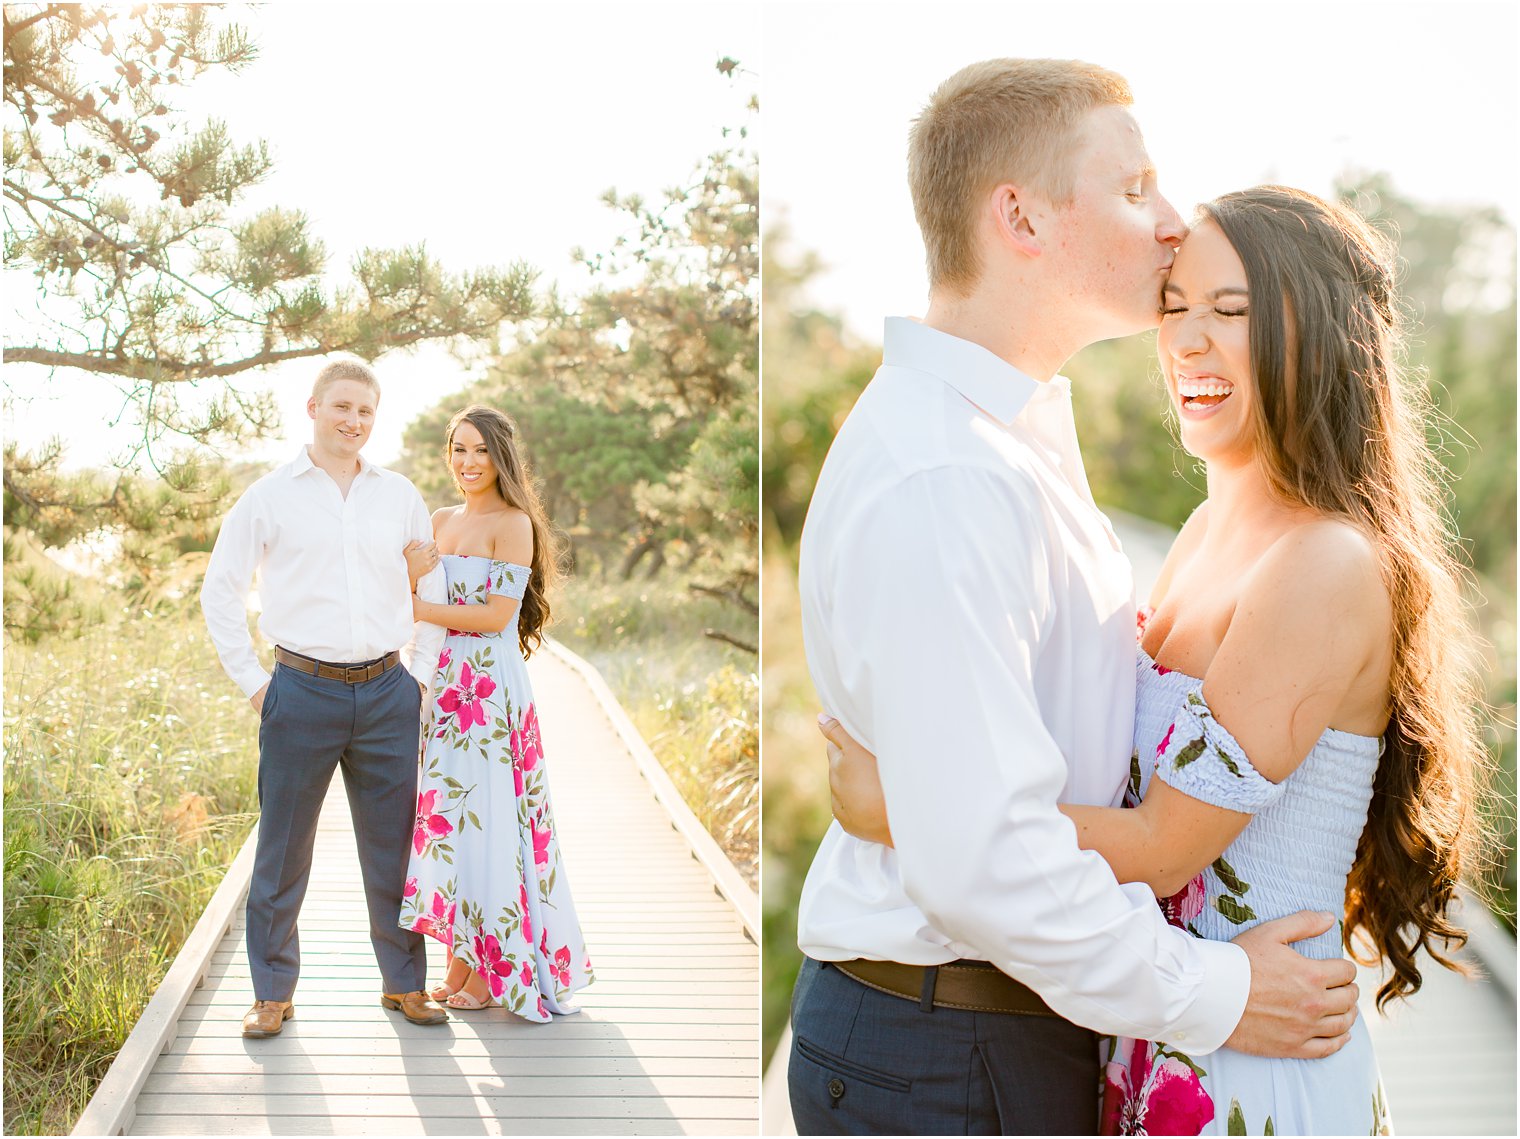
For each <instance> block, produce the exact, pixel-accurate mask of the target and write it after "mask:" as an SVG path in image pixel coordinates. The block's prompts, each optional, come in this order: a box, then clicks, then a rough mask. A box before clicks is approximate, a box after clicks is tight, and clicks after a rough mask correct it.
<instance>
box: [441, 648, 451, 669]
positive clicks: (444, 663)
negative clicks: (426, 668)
mask: <svg viewBox="0 0 1520 1139" xmlns="http://www.w3.org/2000/svg"><path fill="white" fill-rule="evenodd" d="M453 659H454V650H453V649H449V648H446V649H444V650H443V652H441V653H439V654H438V667H439V668H441V669H447V668H448V667H449V661H451V660H453Z"/></svg>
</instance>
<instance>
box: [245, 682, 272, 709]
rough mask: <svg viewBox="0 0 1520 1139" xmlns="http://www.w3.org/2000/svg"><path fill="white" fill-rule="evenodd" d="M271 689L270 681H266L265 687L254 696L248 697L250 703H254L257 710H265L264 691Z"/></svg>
mask: <svg viewBox="0 0 1520 1139" xmlns="http://www.w3.org/2000/svg"><path fill="white" fill-rule="evenodd" d="M268 691H269V681H267V680H266V681H264V687H263V688H260V689H259V690H258V691H257V692H255V693H254V694H253V695H252V696H250V697H248V703H250V704H252V705H253V710H254V711H255V712H263V711H264V693H266V692H268Z"/></svg>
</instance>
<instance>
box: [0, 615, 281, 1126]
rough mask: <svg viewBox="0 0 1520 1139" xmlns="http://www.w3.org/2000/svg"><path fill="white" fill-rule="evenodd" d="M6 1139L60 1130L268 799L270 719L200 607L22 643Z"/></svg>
mask: <svg viewBox="0 0 1520 1139" xmlns="http://www.w3.org/2000/svg"><path fill="white" fill-rule="evenodd" d="M4 703H5V726H4V743H5V768H4V795H5V804H4V825H5V843H4V849H5V896H4V920H5V950H4V956H5V978H4V992H5V1044H4V1050H5V1079H4V1085H5V1130H6V1132H7V1133H10V1134H15V1133H26V1134H60V1133H65V1134H66V1133H67V1132H68V1131H69V1130H70V1128H72V1126H73V1123H74V1120H75V1118H76V1117H77V1116H78V1115H79V1113H80V1111H82V1110H83V1108H84V1105H85V1104H86V1103H87V1102H88V1100H89V1098H90V1096H91V1094H93V1092H94V1089H95V1085H96V1084H97V1083H98V1082H99V1080H100V1078H101V1076H103V1075H104V1074H105V1071H106V1069H107V1068H108V1067H109V1066H110V1062H111V1060H112V1058H113V1057H114V1055H115V1053H116V1052H117V1050H118V1049H119V1048H120V1047H121V1044H122V1042H123V1041H124V1040H125V1039H126V1037H127V1035H128V1033H129V1032H130V1031H131V1029H132V1027H133V1025H134V1024H135V1023H136V1021H137V1018H138V1016H139V1015H140V1014H141V1012H142V1009H143V1007H144V1005H146V1003H147V1001H148V998H149V997H150V996H151V995H152V994H153V991H154V989H155V988H156V987H157V985H158V983H159V982H160V980H162V978H163V975H164V973H165V972H167V970H168V967H169V964H170V962H171V961H172V960H173V958H174V955H175V953H176V952H177V951H178V949H179V947H180V945H181V944H182V943H183V941H184V939H185V937H186V936H187V935H188V934H189V931H190V930H191V929H192V928H193V927H194V924H195V922H196V920H197V919H198V918H199V917H200V914H201V912H202V910H203V909H204V908H205V905H206V902H207V901H208V900H209V898H210V896H211V894H212V893H213V892H214V891H215V889H216V887H217V885H218V883H219V882H220V881H221V879H222V876H223V873H224V871H225V869H226V867H227V864H228V863H229V862H230V861H231V860H232V858H233V856H234V854H235V853H236V851H237V849H238V847H239V846H240V845H241V843H242V842H243V840H244V838H245V837H246V836H247V833H248V830H249V828H250V827H251V825H252V823H253V819H254V814H253V812H254V810H255V807H256V799H257V795H256V773H257V725H256V722H255V719H254V716H253V712H252V710H251V709H250V708H249V707H248V705H247V702H246V701H244V700H243V698H242V697H241V695H240V694H239V693H238V692H237V690H236V689H235V688H234V687H233V686H232V685H231V684H230V683H229V682H228V681H227V679H226V677H225V675H224V674H223V673H222V670H221V666H220V665H219V664H218V662H217V659H216V655H215V652H214V651H213V649H212V648H211V645H210V644H209V642H208V640H207V638H206V636H205V631H204V628H203V627H202V625H201V622H200V616H199V614H198V613H193V612H187V613H183V614H179V615H170V616H165V615H163V614H149V613H140V614H123V615H121V616H120V617H117V618H115V619H113V620H111V621H109V622H107V623H102V624H97V625H93V626H91V627H90V628H88V629H87V630H84V631H83V632H82V633H81V634H80V635H79V636H77V637H64V636H50V637H47V638H45V639H43V640H41V641H39V642H38V643H36V644H32V645H27V644H21V643H15V642H12V641H9V640H7V642H6V645H5V700H4Z"/></svg>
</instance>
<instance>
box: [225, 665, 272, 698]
mask: <svg viewBox="0 0 1520 1139" xmlns="http://www.w3.org/2000/svg"><path fill="white" fill-rule="evenodd" d="M269 676H270V674H269V673H267V672H265V671H264V670H263V669H262V668H260V667H258V666H257V665H255V666H254V667H253V668H250V669H248V670H247V671H246V672H243V671H240V672H239V673H238V674H237V675H236V676H234V677H233V678H232V681H233V683H234V684H236V685H237V686H238V687H239V688H241V689H242V690H243V695H244V696H246V697H248V699H250V700H252V699H253V694H254V693H255V692H257V691H258V690H259V689H260V688H263V687H264V685H266V684H268V683H269Z"/></svg>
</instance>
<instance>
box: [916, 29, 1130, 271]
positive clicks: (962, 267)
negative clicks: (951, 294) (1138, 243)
mask: <svg viewBox="0 0 1520 1139" xmlns="http://www.w3.org/2000/svg"><path fill="white" fill-rule="evenodd" d="M1133 102H1134V96H1132V95H1131V94H1130V89H1129V84H1128V83H1127V82H1126V81H1125V79H1124V77H1123V76H1122V75H1117V74H1115V73H1114V72H1112V71H1108V70H1106V69H1104V68H1102V67H1097V66H1095V65H1093V64H1091V63H1082V62H1080V61H1078V60H1074V59H989V60H986V61H984V62H982V63H973V64H972V65H971V66H970V67H964V68H962V69H961V70H960V71H957V72H956V73H955V74H954V75H952V76H951V77H950V78H949V79H947V80H945V81H944V82H943V83H941V84H940V85H939V89H938V90H937V91H935V92H934V94H933V95H932V96H930V98H929V102H928V105H927V106H925V107H924V109H923V113H922V114H920V115H919V116H918V118H917V119H915V120H914V122H913V127H912V130H911V131H910V132H909V134H908V185H909V187H910V188H911V189H912V191H913V212H914V214H915V215H916V216H917V218H918V228H919V229H920V230H922V231H923V235H924V251H925V254H926V256H927V259H928V265H929V284H930V286H931V287H932V288H948V289H951V290H953V291H955V292H959V293H962V294H964V293H966V292H968V291H970V289H971V288H972V286H974V285H975V284H976V281H977V278H978V277H980V276H981V271H982V266H981V260H980V257H979V256H978V254H977V249H976V213H977V209H978V207H979V203H980V199H981V196H982V195H983V194H985V193H986V192H987V191H989V190H991V189H992V188H993V187H994V186H997V185H1000V184H1001V183H1004V182H1011V183H1013V184H1014V185H1017V186H1019V187H1021V188H1023V189H1026V190H1033V191H1034V192H1036V193H1038V194H1041V195H1042V196H1044V197H1046V198H1049V199H1050V200H1051V201H1052V202H1054V203H1055V204H1057V205H1065V204H1067V203H1069V202H1070V201H1071V199H1072V193H1073V191H1074V189H1075V187H1076V170H1075V167H1074V166H1073V163H1072V161H1071V150H1072V148H1073V146H1074V145H1075V142H1076V138H1075V135H1076V130H1077V128H1078V126H1079V124H1080V122H1081V119H1082V117H1083V115H1085V114H1086V113H1087V112H1088V111H1090V110H1092V109H1093V108H1094V107H1102V106H1108V105H1117V106H1125V107H1127V106H1129V105H1130V104H1132V103H1133Z"/></svg>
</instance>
